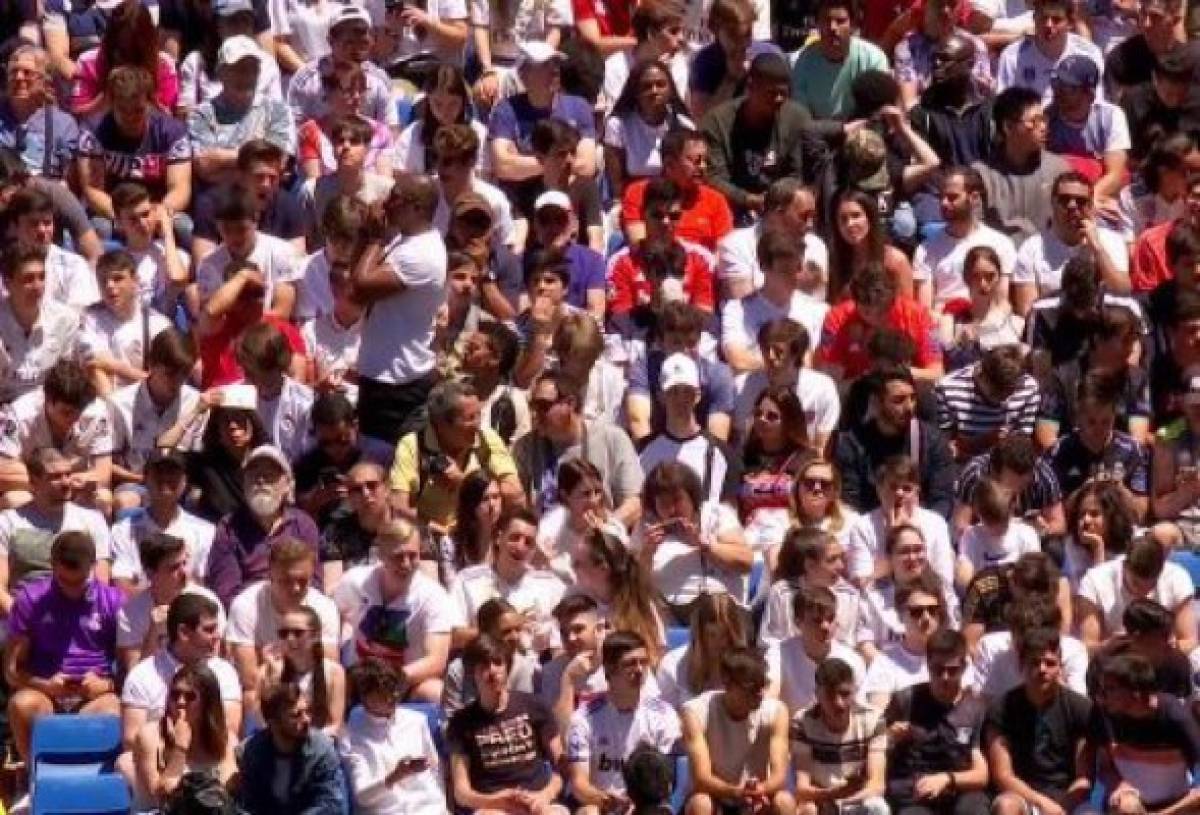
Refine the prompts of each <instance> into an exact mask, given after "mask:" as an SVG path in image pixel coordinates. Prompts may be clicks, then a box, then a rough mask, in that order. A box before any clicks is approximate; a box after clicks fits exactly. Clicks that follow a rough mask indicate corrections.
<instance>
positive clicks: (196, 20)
mask: <svg viewBox="0 0 1200 815" xmlns="http://www.w3.org/2000/svg"><path fill="white" fill-rule="evenodd" d="M197 5H198V4H197V3H196V2H195V0H159V2H158V25H159V27H160V28H162V29H163V30H164V31H175V32H178V34H179V40H180V42H179V55H180V56H181V57H183V56H186V55H187V54H190V53H192V52H193V51H196V50H198V49H199V48H200V46H201V43H203V41H204V36H205V32H206V31H208V30H209V29H210V28H212V26H213V25H214V24H215V22H214V19H213V16H212V12H211V11H200V9H198V8H197ZM250 5H251V7H252V8H253V10H254V33H255V34H261V33H262V32H264V31H267V30H269V29H270V28H271V15H270V13H269V12H268V11H267V0H250Z"/></svg>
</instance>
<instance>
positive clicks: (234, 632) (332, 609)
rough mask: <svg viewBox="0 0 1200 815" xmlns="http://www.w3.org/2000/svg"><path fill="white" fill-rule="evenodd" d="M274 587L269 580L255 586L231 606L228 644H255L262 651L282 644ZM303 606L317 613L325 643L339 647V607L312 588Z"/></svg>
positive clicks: (226, 638) (227, 634)
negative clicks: (274, 601) (272, 592)
mask: <svg viewBox="0 0 1200 815" xmlns="http://www.w3.org/2000/svg"><path fill="white" fill-rule="evenodd" d="M270 588H271V587H270V584H268V582H267V581H266V580H260V581H258V582H257V583H251V584H250V585H249V586H247V587H246V588H244V589H243V590H242V592H241V594H239V595H238V596H237V597H235V598H233V602H232V603H230V604H229V629H228V631H227V632H226V634H225V641H226V642H228V643H229V644H230V645H252V646H254V647H256V648H261V647H263V646H264V645H273V644H275V643H277V642H279V631H278V629H279V622H280V620H279V613H278V612H277V611H275V604H274V603H272V602H271V591H270ZM301 605H305V606H308V607H309V608H311V609H312V610H313V611H315V612H317V616H318V617H319V618H320V619H321V642H322V644H324V645H332V646H335V647H336V646H337V645H338V644H339V642H340V640H341V636H340V635H341V621H340V620H339V618H338V610H337V606H335V605H334V604H333V601H332V600H330V599H329V598H328V597H326V596H325V595H324V594H321V592H319V591H317V590H316V589H314V588H312V587H311V586H310V587H309V589H308V593H307V594H306V595H305V596H304V601H303V602H302V603H301Z"/></svg>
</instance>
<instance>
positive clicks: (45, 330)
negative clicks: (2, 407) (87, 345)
mask: <svg viewBox="0 0 1200 815" xmlns="http://www.w3.org/2000/svg"><path fill="white" fill-rule="evenodd" d="M79 333H80V332H79V312H78V311H76V310H75V309H74V308H72V307H70V306H64V305H63V304H62V303H59V302H57V301H56V300H51V299H50V298H49V297H43V298H42V308H41V311H40V312H39V314H38V318H37V322H35V323H34V325H33V329H32V330H31V331H29V332H28V333H26V331H25V329H24V328H23V327H21V325H20V324H19V323H18V322H17V318H16V317H15V316H14V315H13V311H12V305H11V304H10V301H9V299H8V298H7V297H0V402H10V401H12V400H13V399H16V398H17V397H18V396H21V395H22V394H27V393H31V392H33V390H34V388H36V387H37V386H38V385H40V384H42V382H43V381H45V379H46V374H47V373H48V372H49V370H50V368H52V367H53V366H54V363H56V362H58V361H59V360H60V359H71V358H73V357H74V355H75V353H76V350H77V348H78V345H79Z"/></svg>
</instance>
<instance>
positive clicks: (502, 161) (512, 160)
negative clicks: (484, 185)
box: [492, 139, 542, 181]
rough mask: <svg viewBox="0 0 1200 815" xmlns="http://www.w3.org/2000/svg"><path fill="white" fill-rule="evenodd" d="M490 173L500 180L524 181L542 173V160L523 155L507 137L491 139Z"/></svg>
mask: <svg viewBox="0 0 1200 815" xmlns="http://www.w3.org/2000/svg"><path fill="white" fill-rule="evenodd" d="M492 173H493V174H494V175H495V176H496V178H498V179H499V180H501V181H524V180H525V179H527V178H533V177H535V176H540V175H541V174H542V162H541V161H539V160H538V159H537V158H536V157H535V156H523V155H521V151H520V150H518V149H517V145H516V144H514V143H513V142H512V141H510V140H509V139H493V140H492Z"/></svg>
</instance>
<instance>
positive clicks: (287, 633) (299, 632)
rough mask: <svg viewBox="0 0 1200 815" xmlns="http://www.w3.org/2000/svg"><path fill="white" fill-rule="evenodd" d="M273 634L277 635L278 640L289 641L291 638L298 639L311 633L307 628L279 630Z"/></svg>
mask: <svg viewBox="0 0 1200 815" xmlns="http://www.w3.org/2000/svg"><path fill="white" fill-rule="evenodd" d="M275 633H276V634H278V635H279V639H281V640H287V639H291V638H292V637H296V638H297V639H298V638H300V637H303V636H304V635H306V634H311V633H312V632H311V631H309V630H308V629H307V628H279V629H277V630H276V632H275Z"/></svg>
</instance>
